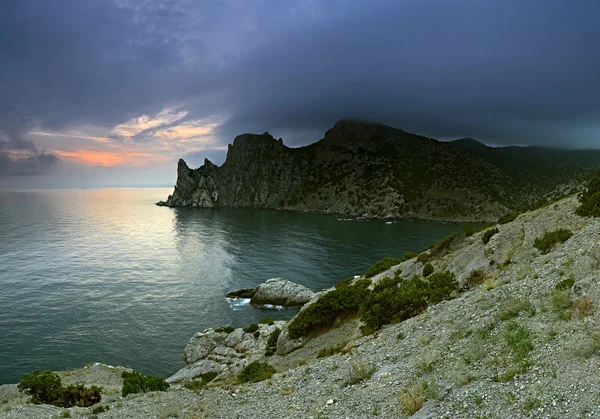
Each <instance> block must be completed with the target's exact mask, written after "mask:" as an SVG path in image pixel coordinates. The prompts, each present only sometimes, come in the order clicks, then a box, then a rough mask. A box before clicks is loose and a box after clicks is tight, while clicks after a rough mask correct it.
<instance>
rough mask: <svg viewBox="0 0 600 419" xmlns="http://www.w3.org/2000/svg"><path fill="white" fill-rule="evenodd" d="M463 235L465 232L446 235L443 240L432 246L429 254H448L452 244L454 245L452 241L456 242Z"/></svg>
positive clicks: (432, 255)
mask: <svg viewBox="0 0 600 419" xmlns="http://www.w3.org/2000/svg"><path fill="white" fill-rule="evenodd" d="M462 236H463V234H461V233H456V234H451V235H449V236H446V237H444V238H443V239H442V240H440V241H439V242H437V243H436V244H434V245H433V246H431V249H430V251H429V255H430V256H431V257H436V256H441V255H444V254H446V253H447V252H448V251H449V250H450V246H452V243H454V242H455V241H456V240H458V239H459V238H460V237H462Z"/></svg>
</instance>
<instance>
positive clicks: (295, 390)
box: [0, 197, 600, 418]
mask: <svg viewBox="0 0 600 419" xmlns="http://www.w3.org/2000/svg"><path fill="white" fill-rule="evenodd" d="M576 207H577V201H576V199H575V198H574V197H571V198H568V199H565V200H562V201H559V202H557V203H556V204H552V205H550V206H547V207H545V208H542V209H539V210H535V211H532V212H528V213H525V214H522V215H520V216H519V217H517V218H516V219H515V220H514V221H512V222H509V223H507V224H502V225H497V226H496V227H495V228H497V229H498V232H497V233H496V234H494V235H492V236H491V238H489V242H488V243H487V244H485V243H484V241H483V236H484V235H485V234H486V232H485V231H482V232H478V233H475V234H473V235H471V236H461V237H457V238H455V239H454V240H452V241H451V242H450V243H449V244H448V246H446V247H445V250H444V252H433V250H430V251H429V252H428V256H425V255H423V256H420V257H419V258H412V259H410V260H408V261H405V262H403V263H401V264H400V265H397V266H393V267H392V268H390V269H389V270H388V271H386V272H383V273H381V274H379V275H377V276H375V277H374V278H373V280H374V282H377V281H380V280H381V279H382V278H384V277H386V276H389V277H391V276H394V273H395V272H396V271H397V270H399V269H400V270H401V271H402V276H404V277H407V278H408V277H411V276H412V275H413V274H415V275H421V274H422V272H423V268H424V265H425V264H426V263H430V264H431V265H432V266H433V268H434V271H436V272H440V271H445V270H448V271H450V272H452V273H454V275H455V276H456V278H457V279H458V280H459V282H460V283H461V285H463V284H470V285H469V286H466V287H465V291H463V292H461V293H460V294H459V295H457V296H456V298H454V299H452V300H449V301H444V302H441V303H439V304H436V305H432V306H431V307H429V309H427V310H426V311H425V312H423V313H422V314H420V315H418V316H416V317H413V318H410V319H408V320H406V321H404V322H401V323H397V324H393V325H387V326H384V327H383V328H382V329H381V330H380V331H378V332H376V333H374V334H372V335H369V336H364V337H361V336H360V329H359V321H358V320H357V319H356V318H347V319H340V321H339V322H338V323H337V325H336V327H333V328H332V329H330V330H328V331H325V332H324V333H322V334H319V335H317V336H315V337H312V338H310V339H307V340H305V341H304V342H303V345H302V346H301V347H300V348H299V349H296V350H295V351H292V352H289V353H287V354H286V355H274V356H271V357H267V358H263V359H266V360H267V361H268V362H269V363H270V364H271V365H273V366H275V367H276V368H277V370H278V371H279V372H278V373H276V374H275V375H274V376H273V377H272V378H271V379H269V380H265V381H261V382H259V383H254V384H237V383H235V380H233V379H229V380H228V381H221V382H213V383H211V384H209V385H208V386H207V387H206V388H204V389H202V390H199V391H198V392H194V391H190V390H188V389H186V388H184V387H181V386H179V385H174V386H172V387H171V389H170V390H169V391H167V392H159V393H148V394H143V395H130V396H128V397H127V398H121V397H119V396H118V395H110V391H109V396H107V397H105V398H104V400H103V402H102V404H107V405H109V406H110V410H109V411H108V412H105V413H101V414H99V415H98V417H100V418H109V417H112V418H127V417H131V418H142V417H144V418H146V417H148V418H149V417H160V418H166V417H181V418H201V417H214V418H224V417H227V418H282V417H286V418H306V417H313V418H319V417H321V418H322V417H329V418H365V417H385V418H402V417H409V416H411V415H413V416H412V417H415V418H438V417H441V418H483V417H487V418H522V417H534V418H584V417H600V403H599V402H600V378H599V377H600V376H599V372H598V369H599V368H600V327H599V326H598V324H599V320H600V313H599V312H598V310H597V308H596V305H597V304H598V297H599V296H600V283H599V281H598V270H599V268H600V220H597V219H590V218H582V217H579V216H577V215H575V214H574V211H575V208H576ZM559 228H564V229H568V230H570V231H571V232H572V233H573V235H572V237H570V238H568V240H566V241H565V242H564V243H562V244H560V243H559V244H557V245H556V246H555V247H551V248H549V249H548V250H549V251H548V253H546V254H542V252H541V251H540V250H538V249H537V248H535V247H534V244H535V241H536V239H537V238H539V237H541V236H543V234H544V232H546V231H554V230H556V229H559ZM488 235H489V234H488ZM434 253H435V254H434ZM474 271H475V272H477V273H476V274H475V275H474V274H473V272H474ZM557 288H558V289H557ZM284 343H285V342H284V340H283V337H280V340H279V341H278V346H279V345H281V344H284ZM338 345H340V347H339V348H337V349H334V350H331V351H328V354H330V353H333V355H330V356H326V357H323V358H316V356H317V355H318V354H319V353H321V355H323V354H324V352H325V351H324V349H329V348H335V347H336V346H338ZM278 349H280V348H278ZM280 352H286V351H280ZM336 352H337V353H336ZM94 368H96V369H94ZM94 368H88V369H86V370H85V371H84V372H79V371H77V372H72V373H71V374H72V375H73V374H81V375H79V376H78V377H79V378H76V380H82V381H85V382H89V383H95V384H97V385H102V386H106V387H108V388H109V390H110V388H112V387H111V385H112V386H114V387H116V386H115V384H114V383H115V382H117V383H118V380H119V378H115V377H114V376H111V375H110V374H108V373H106V372H105V371H109V372H110V371H112V370H110V369H108V367H99V366H96V367H94ZM86 374H87V375H86ZM115 374H116V373H115ZM111 383H112V384H111ZM3 400H5V401H6V402H4V401H3ZM24 400H25V398H24V397H22V396H19V395H18V394H17V393H16V390H15V386H1V387H0V402H2V403H4V404H3V405H2V407H0V417H10V418H23V417H27V418H36V417H43V418H49V417H53V415H54V416H55V417H58V415H60V414H61V413H62V411H63V409H59V408H55V407H48V406H32V405H25V404H23V402H24ZM68 410H69V412H70V413H69V414H70V415H71V416H72V417H80V416H82V417H83V416H88V415H89V412H90V410H89V409H87V408H85V409H84V408H71V409H68Z"/></svg>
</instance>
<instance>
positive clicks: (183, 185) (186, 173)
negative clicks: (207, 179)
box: [175, 159, 198, 193]
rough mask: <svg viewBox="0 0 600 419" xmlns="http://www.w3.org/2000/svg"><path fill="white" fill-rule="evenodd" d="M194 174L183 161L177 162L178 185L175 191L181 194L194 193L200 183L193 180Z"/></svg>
mask: <svg viewBox="0 0 600 419" xmlns="http://www.w3.org/2000/svg"><path fill="white" fill-rule="evenodd" d="M193 172H194V171H193V170H190V168H189V167H188V165H187V163H186V162H185V161H184V160H183V159H179V161H178V162H177V184H176V185H175V190H177V191H179V192H180V193H190V192H192V190H194V188H195V187H196V184H197V183H198V182H196V181H195V180H194V179H193Z"/></svg>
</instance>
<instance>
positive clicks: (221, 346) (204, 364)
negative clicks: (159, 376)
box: [167, 321, 285, 383]
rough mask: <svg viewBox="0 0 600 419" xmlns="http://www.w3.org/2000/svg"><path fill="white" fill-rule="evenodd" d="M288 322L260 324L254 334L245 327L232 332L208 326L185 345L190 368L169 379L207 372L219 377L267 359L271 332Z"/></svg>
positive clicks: (175, 381)
mask: <svg viewBox="0 0 600 419" xmlns="http://www.w3.org/2000/svg"><path fill="white" fill-rule="evenodd" d="M284 324H285V322H283V321H276V322H275V323H274V324H272V325H268V324H262V323H261V324H259V325H258V330H257V331H256V332H253V333H248V332H244V330H243V329H234V330H233V331H231V332H229V331H228V330H224V328H219V329H206V330H204V331H203V332H198V333H196V334H195V335H194V336H193V337H192V338H191V339H190V341H189V342H188V344H187V345H186V346H185V350H184V353H183V359H184V360H185V362H186V364H188V365H187V366H186V367H184V368H182V369H180V370H179V371H177V372H176V373H175V374H173V375H172V376H171V377H169V378H168V379H167V381H168V382H169V383H177V382H182V381H190V380H193V379H195V378H198V377H201V376H203V375H204V374H207V373H216V374H217V379H225V378H227V377H228V376H230V375H235V374H238V373H239V372H240V371H241V370H242V368H244V367H245V366H246V365H248V364H249V363H250V362H252V361H256V360H259V359H263V358H264V357H265V352H266V350H267V345H268V342H269V338H270V337H271V334H272V333H273V332H274V331H275V330H276V329H281V328H282V327H283V325H284Z"/></svg>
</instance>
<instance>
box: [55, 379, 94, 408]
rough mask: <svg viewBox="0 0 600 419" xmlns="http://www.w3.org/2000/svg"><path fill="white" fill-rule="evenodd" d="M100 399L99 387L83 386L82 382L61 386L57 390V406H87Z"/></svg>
mask: <svg viewBox="0 0 600 419" xmlns="http://www.w3.org/2000/svg"><path fill="white" fill-rule="evenodd" d="M100 400H101V396H100V389H99V388H98V387H95V386H92V387H89V388H86V387H84V386H83V385H82V384H78V385H71V386H67V387H63V388H62V389H61V391H60V392H59V396H58V403H56V405H57V406H61V407H73V406H79V407H88V406H92V405H94V404H96V403H99V402H100Z"/></svg>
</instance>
